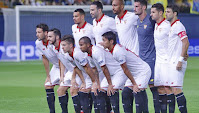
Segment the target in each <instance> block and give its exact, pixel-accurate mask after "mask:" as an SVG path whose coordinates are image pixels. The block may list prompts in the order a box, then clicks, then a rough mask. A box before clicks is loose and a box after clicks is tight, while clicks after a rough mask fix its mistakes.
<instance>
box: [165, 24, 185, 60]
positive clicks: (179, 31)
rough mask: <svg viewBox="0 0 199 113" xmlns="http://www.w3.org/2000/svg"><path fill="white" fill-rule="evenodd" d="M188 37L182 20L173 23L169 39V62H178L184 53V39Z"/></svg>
mask: <svg viewBox="0 0 199 113" xmlns="http://www.w3.org/2000/svg"><path fill="white" fill-rule="evenodd" d="M185 38H188V36H187V34H186V29H185V27H184V25H183V24H182V23H181V22H180V20H176V21H175V22H174V23H172V24H171V29H170V32H169V39H168V44H169V45H168V56H169V62H170V63H174V64H177V63H178V60H179V58H180V56H181V53H182V40H183V39H185Z"/></svg>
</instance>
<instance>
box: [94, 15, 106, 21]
mask: <svg viewBox="0 0 199 113" xmlns="http://www.w3.org/2000/svg"><path fill="white" fill-rule="evenodd" d="M103 17H104V14H103V15H102V16H101V17H100V19H99V20H97V19H96V20H95V21H96V22H97V23H98V22H100V21H101V20H102V18H103Z"/></svg>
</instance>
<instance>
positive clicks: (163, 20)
mask: <svg viewBox="0 0 199 113" xmlns="http://www.w3.org/2000/svg"><path fill="white" fill-rule="evenodd" d="M164 20H165V18H164V19H163V20H162V21H161V22H159V23H157V24H158V26H159V25H160V24H161V23H162V22H163V21H164Z"/></svg>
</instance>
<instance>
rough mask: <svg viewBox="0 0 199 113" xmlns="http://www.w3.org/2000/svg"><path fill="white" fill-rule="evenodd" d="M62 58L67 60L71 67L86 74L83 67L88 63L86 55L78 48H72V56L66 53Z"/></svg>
mask: <svg viewBox="0 0 199 113" xmlns="http://www.w3.org/2000/svg"><path fill="white" fill-rule="evenodd" d="M64 57H65V59H68V61H69V62H70V63H71V65H72V66H73V67H78V68H79V69H80V70H81V71H83V72H84V73H86V71H85V70H84V67H83V66H85V65H86V64H87V63H88V60H87V54H86V53H83V52H82V51H81V50H80V49H79V48H74V51H73V54H72V56H70V55H69V54H68V53H65V54H64Z"/></svg>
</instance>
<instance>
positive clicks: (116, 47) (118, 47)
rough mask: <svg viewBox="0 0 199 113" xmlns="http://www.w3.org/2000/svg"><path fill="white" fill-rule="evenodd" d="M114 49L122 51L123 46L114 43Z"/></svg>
mask: <svg viewBox="0 0 199 113" xmlns="http://www.w3.org/2000/svg"><path fill="white" fill-rule="evenodd" d="M114 51H115V52H124V51H125V48H124V46H122V45H121V44H116V45H115V47H114Z"/></svg>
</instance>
